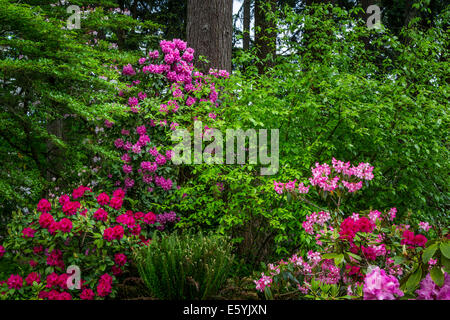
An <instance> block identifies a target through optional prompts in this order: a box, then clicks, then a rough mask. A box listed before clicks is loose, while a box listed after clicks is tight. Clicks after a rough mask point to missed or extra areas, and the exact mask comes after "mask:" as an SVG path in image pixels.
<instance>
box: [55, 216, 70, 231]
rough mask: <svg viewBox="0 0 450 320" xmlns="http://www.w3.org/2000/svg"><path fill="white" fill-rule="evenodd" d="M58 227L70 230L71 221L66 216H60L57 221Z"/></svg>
mask: <svg viewBox="0 0 450 320" xmlns="http://www.w3.org/2000/svg"><path fill="white" fill-rule="evenodd" d="M58 227H59V230H61V231H62V232H70V231H72V221H70V220H69V219H67V218H62V219H61V221H59V223H58Z"/></svg>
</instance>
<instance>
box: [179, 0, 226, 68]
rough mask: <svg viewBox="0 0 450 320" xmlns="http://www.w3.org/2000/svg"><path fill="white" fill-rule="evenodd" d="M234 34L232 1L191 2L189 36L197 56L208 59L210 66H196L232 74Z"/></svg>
mask: <svg viewBox="0 0 450 320" xmlns="http://www.w3.org/2000/svg"><path fill="white" fill-rule="evenodd" d="M232 33H233V0H210V1H204V0H188V6H187V28H186V36H187V42H188V45H189V46H190V47H192V48H194V49H195V51H196V55H197V56H199V55H202V56H205V57H206V58H207V59H208V61H209V62H208V63H206V62H199V63H198V64H197V66H198V67H199V68H200V69H201V70H203V71H205V72H206V71H208V70H209V68H216V69H224V70H227V71H230V72H231V50H232Z"/></svg>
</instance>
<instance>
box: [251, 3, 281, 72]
mask: <svg viewBox="0 0 450 320" xmlns="http://www.w3.org/2000/svg"><path fill="white" fill-rule="evenodd" d="M276 5H277V0H268V1H263V0H255V46H256V48H257V50H258V51H257V52H258V58H259V60H260V61H261V62H260V63H258V71H259V73H263V72H264V69H265V68H266V67H270V66H272V65H273V63H272V60H271V59H268V60H266V58H267V57H268V56H269V55H271V56H272V57H275V55H276V41H277V33H276V25H275V23H274V21H273V20H272V19H271V18H270V15H271V13H273V12H274V11H275V10H276ZM264 60H265V61H264Z"/></svg>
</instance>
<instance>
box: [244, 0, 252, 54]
mask: <svg viewBox="0 0 450 320" xmlns="http://www.w3.org/2000/svg"><path fill="white" fill-rule="evenodd" d="M250 20H251V0H244V30H243V32H244V37H243V48H244V50H248V49H249V48H250Z"/></svg>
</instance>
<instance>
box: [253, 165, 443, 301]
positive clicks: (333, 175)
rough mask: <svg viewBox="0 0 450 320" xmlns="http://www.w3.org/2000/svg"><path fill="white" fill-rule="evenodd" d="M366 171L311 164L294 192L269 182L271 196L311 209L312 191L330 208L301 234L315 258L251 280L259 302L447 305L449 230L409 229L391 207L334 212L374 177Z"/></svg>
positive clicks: (312, 217) (297, 259)
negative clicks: (262, 296) (299, 202)
mask: <svg viewBox="0 0 450 320" xmlns="http://www.w3.org/2000/svg"><path fill="white" fill-rule="evenodd" d="M372 170H373V167H371V166H370V165H369V164H367V163H360V164H359V165H358V166H351V165H350V163H344V162H342V161H338V160H336V159H334V158H333V161H332V164H331V165H328V164H326V163H325V164H322V165H319V164H316V166H315V168H313V169H312V177H311V178H310V179H309V182H310V185H309V186H305V184H304V182H300V183H299V185H296V181H295V180H294V181H290V182H288V183H280V182H274V189H275V191H276V192H277V193H279V194H284V193H287V194H289V195H290V196H291V197H294V198H297V199H299V200H302V201H305V202H307V203H308V204H310V205H312V206H316V205H315V204H314V203H312V202H310V201H309V200H308V199H307V198H306V195H307V194H308V193H309V192H310V190H309V188H310V187H315V188H317V189H318V192H319V194H321V195H322V196H323V197H328V198H329V199H330V198H331V199H332V201H331V202H330V203H333V204H334V206H332V205H330V208H327V209H320V211H318V212H312V213H311V214H309V215H308V216H307V217H306V220H305V221H304V222H303V228H304V229H305V231H306V232H307V233H308V234H310V235H311V236H313V237H314V238H315V242H316V245H317V249H316V251H314V250H309V251H308V252H307V254H306V257H305V258H304V257H302V256H301V255H298V254H294V255H293V256H292V257H290V258H289V259H288V261H284V260H281V261H279V262H278V263H277V264H269V265H268V271H267V272H265V273H263V274H262V276H261V278H260V279H259V280H255V284H256V289H257V290H259V291H261V292H264V293H265V296H266V298H276V297H278V296H280V294H282V295H286V294H287V295H291V296H293V297H299V296H302V297H304V298H313V299H327V298H331V299H342V298H347V299H357V298H363V299H366V300H374V299H375V300H385V299H389V300H393V299H398V298H400V297H404V298H405V299H407V298H410V299H411V298H412V299H413V298H417V299H433V298H435V299H449V298H450V296H449V294H450V293H449V282H448V281H449V280H448V275H447V273H448V272H449V268H450V263H449V262H450V260H449V258H450V251H449V250H450V243H449V240H448V239H449V234H448V230H435V228H433V227H432V226H430V225H429V224H428V223H426V222H421V223H420V224H419V226H418V228H417V229H416V230H414V229H413V227H411V226H410V225H407V224H405V223H398V224H397V223H394V221H395V219H396V212H397V210H396V208H391V209H389V210H387V211H385V212H384V213H382V212H380V211H377V210H366V211H361V212H360V213H353V214H352V215H350V216H346V214H345V213H343V212H342V211H341V210H340V206H341V203H342V200H343V199H344V198H345V196H346V194H348V193H353V192H357V191H358V190H360V189H361V188H362V183H361V182H362V181H363V180H371V179H372V178H373V173H372ZM316 207H317V206H316ZM420 232H422V233H425V234H426V235H425V234H422V233H420ZM425 276H426V277H425ZM423 278H424V279H423ZM422 279H423V280H422ZM421 280H422V282H421ZM419 283H420V289H419V290H416V289H417V288H418V285H419Z"/></svg>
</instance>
